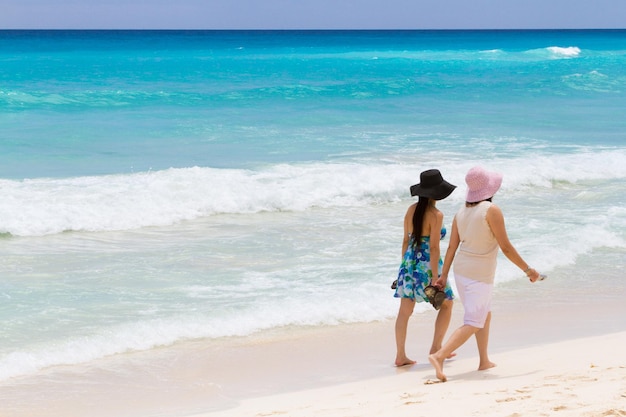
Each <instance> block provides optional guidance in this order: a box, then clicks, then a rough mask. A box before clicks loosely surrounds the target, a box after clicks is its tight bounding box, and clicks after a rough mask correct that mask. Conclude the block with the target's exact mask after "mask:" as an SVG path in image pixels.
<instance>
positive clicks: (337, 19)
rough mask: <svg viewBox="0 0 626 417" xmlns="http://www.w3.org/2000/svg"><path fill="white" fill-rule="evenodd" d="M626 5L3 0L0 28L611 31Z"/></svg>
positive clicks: (597, 1)
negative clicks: (609, 29) (607, 29)
mask: <svg viewBox="0 0 626 417" xmlns="http://www.w3.org/2000/svg"><path fill="white" fill-rule="evenodd" d="M606 28H611V29H613V28H618V29H623V28H626V0H0V29H606Z"/></svg>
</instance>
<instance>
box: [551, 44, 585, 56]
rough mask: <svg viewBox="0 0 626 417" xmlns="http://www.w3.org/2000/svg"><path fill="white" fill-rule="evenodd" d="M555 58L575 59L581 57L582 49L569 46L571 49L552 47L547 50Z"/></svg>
mask: <svg viewBox="0 0 626 417" xmlns="http://www.w3.org/2000/svg"><path fill="white" fill-rule="evenodd" d="M547 49H548V51H550V52H551V53H552V54H554V55H555V56H560V57H566V58H573V57H577V56H578V55H580V48H578V47H577V46H569V47H566V48H564V47H560V46H550V47H548V48H547Z"/></svg>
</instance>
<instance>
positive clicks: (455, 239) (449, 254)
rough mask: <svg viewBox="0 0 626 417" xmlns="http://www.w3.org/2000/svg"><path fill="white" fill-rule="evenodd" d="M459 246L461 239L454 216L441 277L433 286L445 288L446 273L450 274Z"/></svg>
mask: <svg viewBox="0 0 626 417" xmlns="http://www.w3.org/2000/svg"><path fill="white" fill-rule="evenodd" d="M460 244H461V238H460V237H459V229H458V227H457V225H456V216H455V217H454V219H453V220H452V231H451V232H450V243H449V244H448V250H446V258H445V259H444V261H443V269H442V270H441V276H440V277H439V279H437V281H435V284H434V285H435V286H437V287H439V288H440V289H443V288H445V286H446V283H447V282H448V273H449V272H450V267H451V266H452V262H453V261H454V256H455V255H456V251H457V249H458V248H459V245H460Z"/></svg>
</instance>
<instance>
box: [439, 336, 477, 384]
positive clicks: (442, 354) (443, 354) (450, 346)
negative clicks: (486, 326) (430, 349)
mask: <svg viewBox="0 0 626 417" xmlns="http://www.w3.org/2000/svg"><path fill="white" fill-rule="evenodd" d="M478 330H480V329H479V328H478V327H474V326H470V325H467V324H464V325H463V326H461V327H459V328H458V329H456V330H455V331H454V333H452V336H450V339H448V341H447V342H446V344H445V345H443V347H442V348H441V349H439V350H438V351H437V352H435V353H433V354H431V355H430V356H428V360H429V361H430V364H431V365H432V366H433V368H435V371H436V373H437V378H438V379H439V380H440V381H442V382H445V381H446V380H447V378H446V375H445V374H444V373H443V361H444V360H445V359H446V358H447V357H448V356H450V354H451V353H452V352H454V351H455V350H457V349H458V348H460V347H461V346H462V345H463V343H465V342H467V340H468V339H469V338H470V337H472V335H474V334H476V332H477V331H478Z"/></svg>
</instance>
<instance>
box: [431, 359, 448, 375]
mask: <svg viewBox="0 0 626 417" xmlns="http://www.w3.org/2000/svg"><path fill="white" fill-rule="evenodd" d="M428 361H429V362H430V364H431V365H432V366H433V368H435V374H436V375H437V379H439V380H440V381H441V382H446V381H447V380H448V378H446V376H445V374H444V373H443V360H441V361H440V360H439V359H437V358H436V357H435V355H428Z"/></svg>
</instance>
